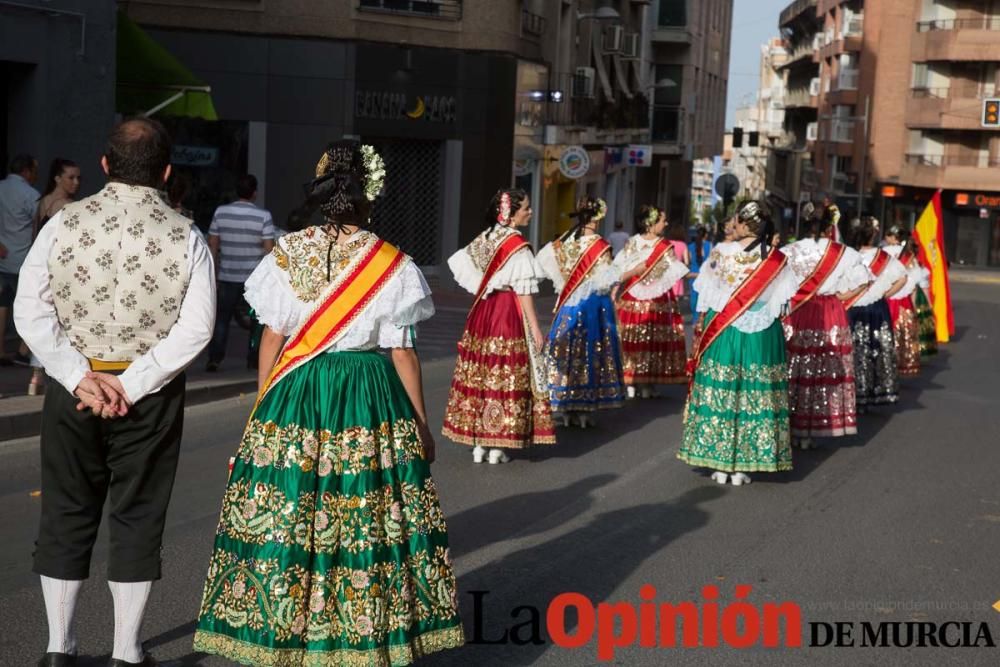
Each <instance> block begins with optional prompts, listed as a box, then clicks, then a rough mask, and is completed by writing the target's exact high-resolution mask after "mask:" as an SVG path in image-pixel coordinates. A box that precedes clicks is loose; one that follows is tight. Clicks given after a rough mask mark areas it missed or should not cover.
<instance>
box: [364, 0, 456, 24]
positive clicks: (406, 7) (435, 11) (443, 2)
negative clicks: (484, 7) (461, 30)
mask: <svg viewBox="0 0 1000 667" xmlns="http://www.w3.org/2000/svg"><path fill="white" fill-rule="evenodd" d="M358 9H360V10H373V11H381V12H392V13H394V14H410V15H415V16H426V17H433V18H443V19H455V20H457V19H460V18H462V0H359V1H358Z"/></svg>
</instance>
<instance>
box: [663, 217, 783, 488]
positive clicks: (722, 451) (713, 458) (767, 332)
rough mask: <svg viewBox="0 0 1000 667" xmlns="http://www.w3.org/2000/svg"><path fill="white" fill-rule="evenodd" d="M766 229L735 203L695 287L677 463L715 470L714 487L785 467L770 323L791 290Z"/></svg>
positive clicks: (778, 369)
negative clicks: (728, 227)
mask: <svg viewBox="0 0 1000 667" xmlns="http://www.w3.org/2000/svg"><path fill="white" fill-rule="evenodd" d="M772 231H773V230H772V225H771V223H770V221H769V220H768V219H767V217H766V216H765V214H764V212H763V209H762V208H761V207H760V206H759V205H758V204H757V203H756V202H750V203H748V204H746V205H744V206H743V207H742V208H741V209H740V211H739V213H738V215H737V219H736V224H735V234H736V240H735V241H727V242H724V243H719V244H718V245H716V246H715V248H713V249H712V252H711V253H710V254H709V256H708V258H707V260H706V261H705V263H704V264H702V267H701V271H700V272H699V274H698V278H697V280H695V283H694V289H695V290H697V291H698V312H699V319H698V322H697V324H696V325H695V336H696V341H695V351H694V355H693V357H692V359H691V362H690V365H689V371H690V372H691V373H692V375H693V377H692V381H691V386H690V390H689V393H688V400H687V405H686V407H685V409H684V440H683V443H682V444H681V448H680V451H679V452H678V454H677V457H678V458H679V459H680V460H682V461H684V462H685V463H688V464H690V465H692V466H697V467H702V468H709V469H711V470H713V471H715V472H714V473H713V474H712V479H713V480H715V481H716V482H718V483H719V484H725V483H726V482H727V481H731V482H732V484H733V486H741V485H743V484H747V483H749V482H750V477H749V476H748V475H747V474H746V473H748V472H777V471H781V470H791V468H792V448H791V433H790V430H789V421H788V420H789V411H788V367H787V364H786V361H785V338H784V334H783V332H782V327H781V321H780V319H779V316H780V315H781V313H782V310H783V308H784V307H785V305H786V304H787V303H788V302H789V300H790V299H791V298H792V297H793V296H794V295H795V293H796V292H797V291H798V287H799V285H798V279H797V278H796V276H795V273H794V272H793V270H792V268H791V267H790V266H788V260H787V258H786V257H785V255H784V254H783V253H781V252H780V251H779V250H777V249H774V248H769V247H768V241H769V239H770V238H771V234H772Z"/></svg>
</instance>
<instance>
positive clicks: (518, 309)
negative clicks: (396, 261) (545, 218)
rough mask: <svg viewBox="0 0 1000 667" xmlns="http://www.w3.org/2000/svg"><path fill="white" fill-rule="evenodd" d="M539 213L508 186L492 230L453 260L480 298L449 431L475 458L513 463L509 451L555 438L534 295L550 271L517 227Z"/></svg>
mask: <svg viewBox="0 0 1000 667" xmlns="http://www.w3.org/2000/svg"><path fill="white" fill-rule="evenodd" d="M531 213H532V212H531V202H530V201H529V199H528V195H527V194H526V193H525V192H524V191H523V190H520V189H515V190H501V191H500V192H498V193H497V194H496V195H495V196H494V197H493V200H492V201H491V202H490V205H489V207H488V209H487V214H486V215H487V222H488V224H489V228H488V229H487V230H486V231H484V232H483V233H481V234H480V235H479V236H477V237H476V239H475V240H473V242H472V243H470V244H469V245H468V246H467V247H465V248H463V249H461V250H459V251H458V252H457V253H455V254H454V255H452V256H451V258H450V259H449V260H448V266H449V267H450V268H451V270H452V273H453V274H454V275H455V280H456V281H457V282H458V284H459V285H461V286H462V287H463V288H464V289H466V290H468V291H469V292H471V293H473V294H475V295H476V300H475V302H474V303H473V306H472V310H471V311H470V312H469V318H468V320H467V321H466V325H465V332H464V333H463V334H462V339H461V340H460V341H459V343H458V360H457V362H456V365H455V375H454V378H453V380H452V383H451V393H450V395H449V397H448V407H447V410H446V412H445V418H444V429H443V432H444V435H445V437H447V438H449V439H451V440H453V441H455V442H457V443H459V444H463V445H468V446H471V447H472V448H473V450H472V460H473V462H474V463H482V462H483V461H484V460H488V461H489V463H492V464H497V463H506V462H507V461H509V460H510V459H509V457H508V456H507V454H506V452H505V451H504V450H508V449H525V448H527V447H530V446H531V445H550V444H554V443H555V427H554V425H553V422H552V411H551V408H550V405H549V399H548V383H547V380H546V371H545V364H544V361H543V358H542V356H541V349H542V345H543V343H544V337H543V336H542V331H541V329H540V328H539V326H538V318H537V316H536V314H535V306H534V300H533V296H532V295H533V294H535V293H536V292H537V291H538V282H539V280H540V279H541V277H542V271H541V269H540V268H539V267H538V265H537V263H536V262H535V257H534V255H533V254H532V252H531V247H530V246H529V245H528V242H527V241H525V240H524V237H522V236H521V234H520V233H519V232H518V231H517V228H518V227H524V226H526V225H528V224H529V223H530V222H531ZM487 450H488V455H487Z"/></svg>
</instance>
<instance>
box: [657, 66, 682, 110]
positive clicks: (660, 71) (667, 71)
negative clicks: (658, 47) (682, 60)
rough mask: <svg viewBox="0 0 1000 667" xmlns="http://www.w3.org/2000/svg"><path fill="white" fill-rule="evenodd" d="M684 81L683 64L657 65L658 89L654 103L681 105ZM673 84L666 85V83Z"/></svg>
mask: <svg viewBox="0 0 1000 667" xmlns="http://www.w3.org/2000/svg"><path fill="white" fill-rule="evenodd" d="M683 81H684V68H683V67H682V66H681V65H657V66H656V84H657V85H656V91H655V93H654V95H653V103H654V104H656V105H657V106H659V105H669V106H680V104H681V84H682V83H683ZM671 83H672V84H673V85H664V84H671Z"/></svg>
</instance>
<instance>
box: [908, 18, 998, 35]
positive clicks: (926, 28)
mask: <svg viewBox="0 0 1000 667" xmlns="http://www.w3.org/2000/svg"><path fill="white" fill-rule="evenodd" d="M933 30H1000V16H981V17H980V18H977V19H934V20H932V21H917V32H931V31H933Z"/></svg>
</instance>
